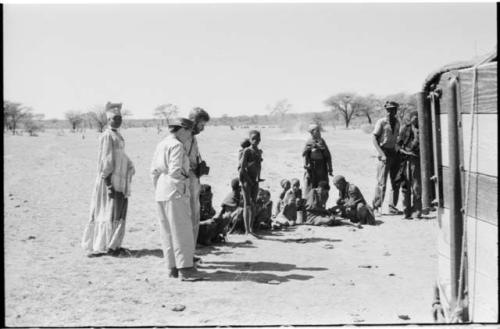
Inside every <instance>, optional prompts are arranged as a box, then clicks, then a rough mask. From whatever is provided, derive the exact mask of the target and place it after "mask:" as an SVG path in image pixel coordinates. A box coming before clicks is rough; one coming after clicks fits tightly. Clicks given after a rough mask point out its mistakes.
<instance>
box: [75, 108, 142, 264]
mask: <svg viewBox="0 0 500 329" xmlns="http://www.w3.org/2000/svg"><path fill="white" fill-rule="evenodd" d="M121 106H122V104H121V103H109V102H108V103H107V104H106V116H107V118H108V127H107V128H106V130H105V131H104V132H103V133H102V135H101V136H100V138H99V151H98V156H97V178H96V181H95V185H94V190H93V192H92V199H91V203H90V219H89V222H88V223H87V225H86V227H85V230H84V232H83V239H82V247H83V248H84V249H85V250H86V251H87V252H89V256H90V255H92V254H96V253H110V254H114V255H116V254H119V253H120V251H121V250H122V249H121V248H120V247H121V244H122V242H123V238H124V236H125V220H126V217H127V206H128V198H129V196H130V184H131V181H132V176H133V175H134V173H135V169H134V165H133V163H132V161H131V160H130V159H129V158H128V156H127V155H126V154H125V149H124V148H125V140H124V139H123V136H122V135H121V134H120V132H119V131H118V128H120V126H121V123H122V116H121V111H120V110H121Z"/></svg>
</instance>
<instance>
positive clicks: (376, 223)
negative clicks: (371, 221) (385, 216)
mask: <svg viewBox="0 0 500 329" xmlns="http://www.w3.org/2000/svg"><path fill="white" fill-rule="evenodd" d="M381 224H384V221H383V220H380V219H375V226H378V225H381Z"/></svg>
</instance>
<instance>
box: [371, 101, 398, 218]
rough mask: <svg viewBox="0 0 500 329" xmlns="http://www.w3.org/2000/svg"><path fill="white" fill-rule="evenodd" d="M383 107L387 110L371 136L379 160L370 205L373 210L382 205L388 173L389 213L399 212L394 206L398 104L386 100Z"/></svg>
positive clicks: (395, 195) (395, 203)
mask: <svg viewBox="0 0 500 329" xmlns="http://www.w3.org/2000/svg"><path fill="white" fill-rule="evenodd" d="M384 107H385V109H386V111H387V113H386V116H385V117H384V118H381V119H379V120H378V121H377V123H376V124H375V129H374V130H373V138H372V140H373V145H374V146H375V149H376V150H377V153H378V160H379V163H378V166H377V186H376V188H375V197H374V199H373V203H372V205H373V209H374V210H375V211H377V210H379V209H380V208H381V207H382V204H383V202H384V196H385V189H386V186H387V185H386V183H387V175H389V178H390V181H391V187H392V193H391V194H390V196H389V213H390V214H400V211H399V210H398V209H397V208H396V205H397V203H398V197H399V184H398V182H397V180H396V176H397V174H398V171H399V168H400V157H399V154H398V145H397V137H398V133H399V121H398V119H397V118H396V112H397V110H398V107H399V104H398V103H396V102H391V101H387V102H386V103H385V105H384Z"/></svg>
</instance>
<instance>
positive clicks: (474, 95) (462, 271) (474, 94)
mask: <svg viewBox="0 0 500 329" xmlns="http://www.w3.org/2000/svg"><path fill="white" fill-rule="evenodd" d="M481 64H482V63H479V64H477V65H475V66H474V67H473V68H472V70H473V71H472V100H471V124H470V125H471V127H470V145H469V166H468V173H467V175H466V176H465V206H464V208H463V212H462V213H463V215H464V221H463V236H462V255H461V257H460V277H459V281H458V298H457V304H456V306H455V310H454V312H453V314H452V318H451V320H452V322H458V320H459V317H460V316H461V315H462V310H463V308H464V307H463V304H464V303H463V301H462V299H463V297H464V296H462V294H463V290H464V289H462V287H463V285H464V279H465V259H466V258H467V217H468V212H469V190H470V176H471V168H472V150H473V145H474V143H473V142H474V122H475V120H474V119H475V116H476V114H477V67H478V66H479V65H481ZM474 261H475V259H474ZM473 291H474V296H475V294H476V277H475V276H474V290H473ZM474 304H475V303H473V307H474ZM469 320H472V319H469Z"/></svg>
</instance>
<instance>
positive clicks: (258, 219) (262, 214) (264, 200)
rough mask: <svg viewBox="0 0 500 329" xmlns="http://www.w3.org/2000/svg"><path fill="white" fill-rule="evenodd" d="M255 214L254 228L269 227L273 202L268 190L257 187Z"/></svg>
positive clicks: (264, 228) (262, 228)
mask: <svg viewBox="0 0 500 329" xmlns="http://www.w3.org/2000/svg"><path fill="white" fill-rule="evenodd" d="M255 213H256V215H255V220H254V229H256V230H267V229H270V228H271V217H272V213H273V202H272V201H271V193H270V192H269V191H268V190H264V189H261V188H260V189H259V192H258V193H257V202H256V212H255Z"/></svg>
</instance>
